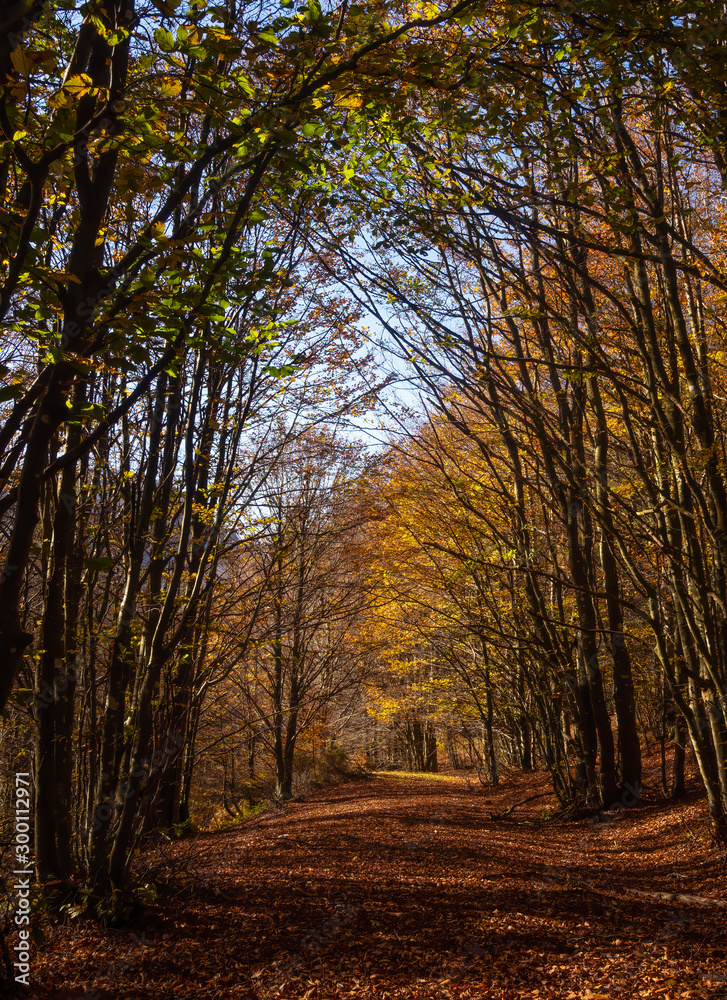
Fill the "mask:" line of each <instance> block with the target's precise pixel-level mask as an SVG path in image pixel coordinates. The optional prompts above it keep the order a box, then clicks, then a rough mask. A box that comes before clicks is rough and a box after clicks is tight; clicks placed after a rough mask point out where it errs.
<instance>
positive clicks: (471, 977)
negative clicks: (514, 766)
mask: <svg viewBox="0 0 727 1000" xmlns="http://www.w3.org/2000/svg"><path fill="white" fill-rule="evenodd" d="M545 788H547V785H546V784H545V783H544V778H543V776H542V775H533V776H530V777H526V778H518V779H516V780H514V781H512V782H507V783H506V784H505V785H504V786H503V787H501V788H499V789H496V790H488V791H484V790H482V789H479V788H478V789H470V788H468V785H467V784H466V783H465V781H464V780H463V779H461V778H452V777H439V778H437V777H434V778H428V777H426V776H418V777H417V776H411V775H409V776H399V775H391V774H389V775H377V776H374V777H372V778H370V779H366V780H357V781H350V782H346V783H343V784H339V785H336V786H333V787H327V788H323V789H320V790H318V791H315V792H313V793H311V794H310V795H308V796H306V798H305V799H304V800H303V801H294V802H291V803H289V804H288V805H287V806H285V807H284V808H280V809H271V810H268V811H267V812H265V813H263V814H261V815H260V816H258V817H257V818H255V819H254V820H252V821H250V822H249V823H247V824H244V825H241V826H239V827H236V828H234V829H232V830H228V831H225V832H222V833H216V834H208V835H202V836H200V837H197V838H195V839H194V840H192V841H186V842H181V843H177V844H173V845H170V846H169V847H168V848H165V849H164V850H163V851H161V852H159V854H158V855H157V856H156V859H155V863H156V865H157V868H156V873H155V877H156V879H157V881H161V884H162V892H161V894H160V898H159V900H158V902H157V903H156V904H155V906H154V907H153V909H152V910H151V911H150V912H149V913H148V914H147V915H146V916H145V917H144V918H143V919H142V920H141V921H140V922H139V924H138V926H136V927H135V928H134V929H127V930H123V931H115V932H108V933H106V934H104V933H102V932H101V931H99V930H98V929H96V928H91V927H88V926H85V927H81V928H78V927H76V928H59V929H56V930H54V931H53V933H52V934H51V937H50V939H49V941H48V943H47V945H46V957H45V959H44V961H43V969H42V971H43V973H44V974H45V976H46V977H47V981H48V983H49V985H50V982H51V980H52V982H53V986H54V987H55V989H54V992H53V993H52V995H53V996H54V997H56V998H61V997H63V998H70V997H73V998H79V1000H80V998H81V997H86V998H87V1000H102V998H108V997H118V998H124V1000H131V998H140V997H149V998H151V997H154V998H155V1000H167V998H169V1000H171V998H172V997H175V998H177V1000H252V998H256V1000H257V998H260V1000H262V998H268V997H286V998H303V997H305V998H307V1000H328V998H331V1000H333V998H344V997H346V998H349V997H362V998H374V997H375V998H389V997H391V998H406V1000H415V998H440V1000H448V998H459V997H463V998H464V997H470V998H480V997H482V998H485V997H488V998H490V997H492V998H498V1000H515V998H517V1000H520V998H556V1000H561V998H563V1000H565V998H579V1000H580V998H583V1000H589V998H591V1000H595V998H612V997H613V998H615V997H621V998H628V1000H631V998H635V997H639V998H641V997H658V998H660V1000H672V998H674V1000H676V998H683V997H693V998H698V1000H702V998H705V997H727V909H723V908H718V907H716V906H711V905H697V904H694V903H691V902H685V901H684V900H683V899H666V898H662V897H659V896H646V895H639V894H638V893H639V892H641V893H674V892H676V893H681V894H692V895H698V896H703V897H714V898H719V897H723V896H727V891H725V888H724V885H723V883H724V882H725V881H727V877H726V876H725V873H724V870H723V867H722V861H723V853H720V852H719V851H717V850H716V849H715V848H714V847H713V846H711V845H710V842H709V839H708V837H707V835H706V831H705V827H704V824H703V821H702V820H701V819H699V817H701V816H703V807H702V804H701V803H695V802H691V803H690V802H687V803H686V804H682V805H679V806H670V805H665V804H663V803H661V804H657V803H656V802H652V803H650V801H649V797H648V796H647V797H646V798H645V800H644V803H643V804H642V805H640V806H639V808H638V809H636V810H633V811H631V812H629V813H628V815H627V816H626V818H623V819H620V820H614V821H611V822H605V823H599V824H597V825H594V824H593V823H592V822H589V821H581V822H578V823H560V822H557V821H550V822H547V823H545V822H543V820H542V819H541V818H540V813H541V812H542V810H543V807H544V804H545V803H546V802H547V801H548V800H547V799H542V800H540V801H536V802H533V803H530V804H528V805H526V806H522V807H520V808H518V809H517V810H516V811H514V812H513V814H512V815H511V816H509V817H508V818H506V819H497V820H493V819H491V817H490V814H491V812H500V811H502V810H503V809H504V808H507V806H508V805H510V804H511V803H513V802H517V801H519V800H520V799H524V798H526V797H528V796H529V795H533V794H536V793H537V792H538V791H542V790H544V789H545ZM695 831H696V833H695ZM635 890H636V891H635ZM71 952H72V953H71ZM39 971H40V970H39ZM36 980H37V981H39V980H38V979H37V977H36ZM81 984H83V985H84V986H85V991H84V989H82V988H80V986H81ZM71 986H75V987H76V989H75V990H73V989H69V987H71ZM106 991H108V992H106ZM40 995H50V994H47V993H41V994H40Z"/></svg>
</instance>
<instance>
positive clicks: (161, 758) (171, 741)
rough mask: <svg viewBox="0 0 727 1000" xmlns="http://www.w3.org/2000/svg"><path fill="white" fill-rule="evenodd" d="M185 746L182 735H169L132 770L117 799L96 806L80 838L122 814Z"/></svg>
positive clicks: (117, 794) (123, 782)
mask: <svg viewBox="0 0 727 1000" xmlns="http://www.w3.org/2000/svg"><path fill="white" fill-rule="evenodd" d="M183 745H184V736H183V734H182V733H179V732H171V733H169V735H168V736H167V737H166V739H165V740H164V743H163V744H162V746H161V747H159V748H158V749H157V750H154V752H153V753H152V755H151V757H149V758H148V759H145V760H144V761H143V762H142V764H141V765H140V766H139V767H135V768H133V769H132V770H131V772H130V774H129V778H128V781H122V782H121V784H120V785H119V787H118V790H117V793H116V796H115V799H112V798H111V797H110V796H109V797H108V798H106V799H104V800H103V801H101V802H99V803H98V804H97V805H96V808H95V809H94V811H93V816H92V817H91V818H90V819H89V820H88V822H87V823H86V825H85V827H83V828H82V829H81V830H79V832H78V835H77V836H78V838H79V839H82V838H85V837H88V835H89V834H90V833H96V832H98V830H100V829H101V827H102V826H103V825H104V823H108V822H109V821H110V820H111V819H112V818H113V817H114V816H116V815H117V814H118V813H120V812H121V810H122V809H123V805H124V802H125V801H126V800H127V799H131V798H133V797H134V796H135V795H138V794H140V793H141V792H143V791H144V789H145V788H146V786H147V785H148V784H149V781H150V779H151V778H152V777H153V775H155V774H157V773H158V772H159V771H161V770H162V768H163V767H164V766H165V764H167V762H168V761H169V760H171V759H172V757H174V756H175V755H176V754H177V753H179V751H180V749H181V748H182V746H183Z"/></svg>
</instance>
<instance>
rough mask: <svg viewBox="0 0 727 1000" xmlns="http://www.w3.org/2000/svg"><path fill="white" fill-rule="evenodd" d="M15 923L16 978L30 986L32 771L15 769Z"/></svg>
mask: <svg viewBox="0 0 727 1000" xmlns="http://www.w3.org/2000/svg"><path fill="white" fill-rule="evenodd" d="M14 841H15V865H16V867H15V869H14V871H13V875H15V876H16V878H15V883H14V885H13V889H14V890H15V897H16V900H17V902H16V905H15V926H16V927H17V929H18V943H17V944H16V945H14V946H13V952H14V954H13V968H14V969H15V970H16V972H15V982H16V983H22V984H23V986H30V929H29V925H30V893H31V888H30V887H31V883H32V880H33V861H32V857H31V853H30V774H29V772H27V771H16V773H15V836H14Z"/></svg>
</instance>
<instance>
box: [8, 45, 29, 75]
mask: <svg viewBox="0 0 727 1000" xmlns="http://www.w3.org/2000/svg"><path fill="white" fill-rule="evenodd" d="M10 61H11V62H12V64H13V66H14V67H15V69H16V70H17V72H18V73H22V75H23V76H28V74H29V73H31V72H32V71H33V60H32V59H31V58H30V56H29V55H28V53H27V52H26V51H25V50H24V49H23V48H22V47H21V46H20V45H19V46H18V47H17V49H13V51H12V52H11V53H10Z"/></svg>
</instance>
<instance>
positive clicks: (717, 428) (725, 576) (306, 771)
mask: <svg viewBox="0 0 727 1000" xmlns="http://www.w3.org/2000/svg"><path fill="white" fill-rule="evenodd" d="M726 13H727V11H726V10H725V5H724V4H719V3H713V2H698V0H687V2H683V3H682V2H676V3H675V2H669V3H666V2H663V3H662V2H657V0H646V2H644V3H642V4H639V5H634V4H631V3H628V4H627V3H619V2H615V0H595V2H587V3H586V2H579V0H573V2H569V0H564V2H560V3H550V2H543V3H535V4H533V3H528V4H524V3H518V2H510V0H500V2H497V3H486V4H483V3H478V2H475V0H462V2H460V3H458V4H447V3H443V4H438V3H393V4H391V3H388V4H385V5H384V4H381V3H378V2H370V0H366V2H363V3H350V2H344V3H343V4H341V5H338V6H334V5H326V6H323V7H322V6H321V5H320V4H319V3H318V0H309V2H308V3H307V4H303V5H295V4H293V3H292V2H291V0H281V2H280V3H278V4H276V3H270V4H268V3H265V2H262V3H245V2H239V3H236V2H235V0H227V2H224V3H219V4H216V3H212V2H208V0H181V2H180V0H154V2H153V3H150V4H144V3H140V4H135V3H134V0H100V2H96V0H89V2H88V3H85V4H83V5H76V3H75V2H74V0H56V2H48V3H43V2H42V0H33V2H32V3H26V2H25V0H18V2H8V3H3V5H2V6H1V7H0V24H1V25H2V31H0V133H1V136H0V138H1V140H2V141H1V143H0V212H1V213H2V219H1V221H0V243H1V244H2V251H3V253H2V256H3V265H2V271H1V272H0V279H1V282H2V283H1V287H0V313H1V314H2V320H3V341H2V347H1V355H0V360H1V369H0V371H1V373H2V379H3V387H2V389H1V390H0V416H1V418H2V423H1V426H0V479H1V480H2V492H1V493H0V536H1V537H2V545H3V559H4V564H3V565H4V568H3V571H2V575H1V577H0V706H2V707H3V708H4V712H3V717H2V728H1V730H0V745H1V746H2V769H3V779H4V788H5V792H4V800H3V810H4V812H3V819H4V822H6V823H7V824H10V823H11V821H12V805H13V802H14V788H15V785H14V777H13V775H14V772H16V771H18V770H20V771H27V772H30V773H32V782H33V810H34V821H33V824H32V828H33V831H34V847H33V851H34V857H35V864H36V874H37V880H38V886H39V888H38V892H39V893H41V892H42V893H44V894H45V897H44V898H52V899H54V900H55V904H56V905H61V906H66V907H70V908H71V909H72V910H73V911H75V912H92V913H95V914H96V915H98V916H101V917H103V918H104V919H110V920H122V919H123V918H124V916H125V915H128V914H129V912H130V911H131V909H132V908H133V907H134V905H135V899H136V897H135V891H134V890H135V886H134V879H133V877H132V876H131V873H130V860H131V858H132V855H133V852H134V851H135V850H136V849H138V848H139V847H140V846H143V845H144V844H145V843H149V842H151V841H152V840H153V838H154V837H155V836H156V835H158V831H160V830H163V831H165V832H166V834H167V835H175V836H181V835H182V834H183V833H184V832H185V831H187V830H189V829H190V828H191V827H192V825H193V823H196V824H198V825H199V824H210V823H212V822H214V821H217V820H219V819H220V818H221V817H222V816H223V815H228V814H229V815H230V816H233V817H235V816H241V815H246V814H249V811H250V810H251V809H253V808H255V806H256V805H257V804H258V803H260V802H262V801H265V800H270V799H272V798H274V797H277V798H278V799H280V800H285V799H288V798H290V796H291V795H293V794H295V792H296V790H298V791H300V790H301V789H305V788H306V787H309V786H310V784H311V783H313V782H315V781H317V780H320V778H321V777H322V776H323V775H324V774H325V773H330V772H335V771H336V770H345V769H346V768H348V769H355V768H360V769H369V770H370V769H377V768H386V767H399V768H408V769H411V770H424V771H426V770H436V769H437V767H438V763H439V762H441V761H443V760H444V759H446V760H447V761H448V765H449V766H451V767H455V768H467V769H469V770H470V771H471V772H473V775H474V773H475V772H476V774H477V775H478V776H479V777H480V779H481V780H482V781H483V782H485V783H496V782H497V781H498V779H499V775H500V772H501V770H502V769H503V768H506V769H513V768H521V769H525V770H528V769H532V768H542V769H547V771H548V772H549V773H550V775H551V776H552V783H553V789H554V792H555V793H556V794H557V797H558V799H559V801H560V803H561V806H562V808H563V809H564V810H572V811H574V812H578V811H579V810H584V809H586V810H591V811H596V812H597V811H598V810H613V809H617V808H620V807H623V806H630V805H633V804H634V803H635V802H636V801H638V799H639V794H640V792H639V790H640V783H641V780H642V776H641V754H642V750H643V748H644V746H645V743H646V742H650V743H651V742H653V741H657V742H658V743H659V745H660V747H661V752H662V765H663V767H662V782H663V786H664V791H665V792H668V793H670V794H673V795H675V796H678V795H680V794H681V793H682V792H683V790H684V774H685V757H688V756H691V757H692V758H693V760H694V762H695V765H696V768H697V769H698V773H699V775H700V777H701V781H702V784H703V787H704V794H705V798H706V805H707V809H708V813H709V817H710V820H711V823H712V827H713V831H714V835H715V836H716V837H717V838H718V839H720V840H722V841H724V840H725V839H727V466H726V460H727V457H726V453H725V444H726V440H727V438H726V435H727V417H726V416H725V405H726V403H725V401H726V400H727V374H726V371H725V364H726V361H727V330H726V328H725V301H726V295H725V293H726V291H727V260H726V258H725V233H726V232H727V211H726V206H727V203H726V202H725V194H724V192H725V187H726V186H727V89H726V88H727V20H726V19H725V14H726ZM374 439H375V440H374ZM372 440H373V441H374V443H372ZM8 829H10V826H8ZM9 839H10V834H8V836H7V837H5V838H4V840H7V841H8V842H9Z"/></svg>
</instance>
